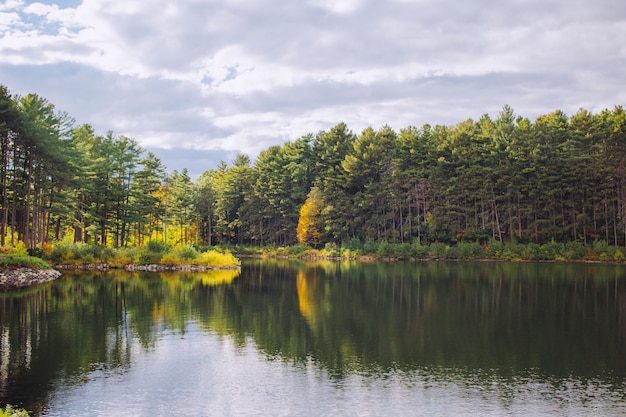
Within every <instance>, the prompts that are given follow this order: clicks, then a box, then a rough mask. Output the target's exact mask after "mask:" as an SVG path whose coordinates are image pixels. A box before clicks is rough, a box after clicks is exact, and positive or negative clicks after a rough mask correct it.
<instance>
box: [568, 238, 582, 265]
mask: <svg viewBox="0 0 626 417" xmlns="http://www.w3.org/2000/svg"><path fill="white" fill-rule="evenodd" d="M563 255H564V256H565V259H568V260H572V261H575V260H579V259H582V258H583V257H584V256H585V247H584V246H583V245H581V244H580V243H579V242H567V243H566V244H565V251H564V253H563Z"/></svg>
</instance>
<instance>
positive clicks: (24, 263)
mask: <svg viewBox="0 0 626 417" xmlns="http://www.w3.org/2000/svg"><path fill="white" fill-rule="evenodd" d="M14 267H21V268H35V269H49V268H50V265H48V264H47V263H46V262H45V261H43V260H42V259H41V258H36V257H34V256H28V255H0V268H14Z"/></svg>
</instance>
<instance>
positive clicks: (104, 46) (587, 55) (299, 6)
mask: <svg viewBox="0 0 626 417" xmlns="http://www.w3.org/2000/svg"><path fill="white" fill-rule="evenodd" d="M623 39H626V3H624V2H622V1H620V0H598V1H596V2H593V3H590V2H587V1H583V0H571V1H568V0H549V1H543V0H541V1H540V0H514V1H508V2H494V1H487V0H468V1H465V2H458V1H452V0H438V1H434V0H415V1H413V0H393V1H392V0H387V1H385V0H380V1H373V0H334V1H329V0H310V1H308V2H293V1H292V0H272V1H270V0H222V1H216V0H215V1H200V0H181V1H178V2H170V1H165V0H155V1H152V2H145V1H142V0H124V1H122V0H83V1H82V3H81V4H79V5H78V6H77V7H74V8H72V7H64V6H62V5H61V4H60V3H59V4H54V2H46V3H45V4H43V3H28V4H27V3H25V2H23V1H15V0H10V1H5V2H4V3H0V80H2V82H3V83H6V85H7V87H8V88H9V90H17V91H16V92H18V93H22V94H24V93H28V92H36V93H38V94H40V95H43V96H45V97H46V98H48V99H49V100H50V101H51V102H53V103H55V104H57V105H58V107H60V108H62V109H63V110H66V111H68V112H69V113H70V114H71V115H73V116H74V117H76V118H77V119H78V121H79V122H81V123H93V124H94V126H95V127H96V129H97V130H99V131H106V130H108V129H113V130H114V131H116V132H118V133H120V134H126V135H128V136H131V137H134V138H136V139H137V140H138V141H139V142H140V143H145V144H146V146H148V145H149V146H151V147H162V148H168V147H170V148H172V147H176V148H192V147H195V148H198V149H223V150H228V151H229V152H230V151H232V152H235V151H241V152H246V153H249V154H251V156H254V155H255V154H256V153H257V152H258V151H259V150H261V149H263V148H265V147H267V146H269V145H270V144H276V143H282V142H283V141H285V140H288V139H296V138H298V137H300V136H301V135H303V134H306V133H315V132H317V131H318V130H319V129H327V128H329V127H331V126H333V125H334V124H336V123H338V122H340V121H344V122H346V123H348V125H349V127H350V128H352V129H353V130H354V131H357V132H358V131H360V130H361V129H362V128H364V127H366V126H367V125H372V126H374V127H379V126H380V125H382V124H385V123H388V124H390V125H391V126H393V127H394V128H396V129H400V128H402V127H405V126H407V125H409V124H417V125H420V124H422V123H425V122H429V123H432V124H436V123H444V124H445V123H455V122H458V121H460V120H463V119H465V118H467V117H477V116H480V115H481V114H483V113H485V112H496V113H497V111H498V110H499V109H500V108H501V106H502V105H504V104H506V103H508V104H511V105H512V106H513V108H514V109H515V110H516V111H517V112H518V113H519V114H522V115H524V116H528V117H531V118H532V117H534V116H536V115H537V114H536V113H538V112H549V111H552V110H555V109H556V108H561V109H563V110H565V111H570V112H573V111H576V110H577V109H578V108H579V107H585V108H592V109H598V106H610V107H612V106H613V105H615V104H624V103H625V102H626V92H624V90H623V88H622V86H623V82H624V76H623V68H624V66H625V65H626V47H625V46H624V43H623ZM527 112H529V113H527Z"/></svg>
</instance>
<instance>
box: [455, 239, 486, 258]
mask: <svg viewBox="0 0 626 417" xmlns="http://www.w3.org/2000/svg"><path fill="white" fill-rule="evenodd" d="M456 249H457V252H458V257H459V259H482V258H484V257H485V251H484V250H483V247H482V246H480V243H478V242H459V243H458V244H457V246H456Z"/></svg>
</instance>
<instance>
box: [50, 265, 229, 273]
mask: <svg viewBox="0 0 626 417" xmlns="http://www.w3.org/2000/svg"><path fill="white" fill-rule="evenodd" d="M54 268H55V269H62V270H85V271H108V270H110V269H116V268H114V267H111V266H110V265H108V264H85V265H55V266H54ZM240 268H241V267H240V266H239V265H234V266H222V267H215V266H203V265H162V264H149V265H139V264H128V265H124V268H123V269H124V270H125V271H129V272H134V271H148V272H170V271H187V272H202V271H216V270H221V269H240Z"/></svg>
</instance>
